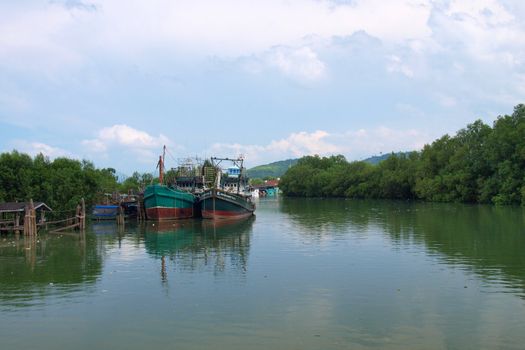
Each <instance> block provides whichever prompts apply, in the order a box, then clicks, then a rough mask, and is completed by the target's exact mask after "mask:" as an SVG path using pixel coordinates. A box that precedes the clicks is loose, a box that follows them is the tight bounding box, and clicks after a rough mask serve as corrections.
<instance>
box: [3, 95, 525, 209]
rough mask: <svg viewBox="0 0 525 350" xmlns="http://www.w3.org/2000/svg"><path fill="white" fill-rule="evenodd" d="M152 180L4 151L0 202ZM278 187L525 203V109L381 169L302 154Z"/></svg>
mask: <svg viewBox="0 0 525 350" xmlns="http://www.w3.org/2000/svg"><path fill="white" fill-rule="evenodd" d="M174 175H175V174H174V173H173V170H170V171H168V172H167V173H166V176H167V177H173V176H174ZM155 180H156V179H155V178H154V177H153V175H151V174H148V173H144V174H140V173H138V172H135V173H133V175H132V176H130V177H128V178H127V179H125V180H124V181H122V182H119V181H118V177H117V175H116V171H115V169H113V168H102V169H99V168H96V167H95V165H94V164H93V163H92V162H90V161H87V160H82V161H80V160H75V159H69V158H56V159H54V160H52V161H51V160H50V159H49V158H48V157H45V156H44V155H42V154H39V155H37V156H35V157H31V156H29V155H28V154H24V153H20V152H18V151H12V152H7V153H1V154H0V202H12V201H13V202H14V201H20V202H22V201H27V200H29V199H30V198H32V199H34V200H38V201H42V202H45V203H47V204H48V205H49V206H50V207H51V208H53V210H54V211H61V210H71V209H72V208H75V206H76V205H77V203H78V202H79V201H80V199H81V198H84V199H85V201H86V205H87V206H88V207H90V206H92V205H93V204H95V203H100V202H102V201H104V200H105V196H104V194H106V193H113V192H120V193H127V192H128V191H129V190H135V191H140V190H143V189H144V188H145V186H147V185H149V184H150V183H154V182H155ZM279 187H280V189H281V190H282V191H283V194H284V195H285V196H289V197H343V198H356V199H357V198H362V199H365V198H366V199H396V200H399V199H401V200H423V201H429V202H464V203H492V204H510V205H512V204H521V205H525V105H523V104H519V105H517V106H516V107H515V108H514V112H513V113H512V115H505V116H499V117H498V118H497V119H496V120H495V121H494V123H493V126H492V127H490V126H489V125H486V124H484V123H483V122H482V121H481V120H477V121H475V122H474V123H472V124H469V125H468V126H467V127H466V128H464V129H461V130H459V131H458V132H457V133H456V134H455V135H454V136H452V137H451V136H449V135H445V136H443V137H441V138H439V139H437V140H435V141H434V142H432V143H431V144H429V145H425V147H424V148H423V149H422V150H421V151H415V152H410V153H397V154H394V153H392V155H390V157H388V158H387V159H386V160H383V161H381V162H380V163H378V164H370V163H369V162H364V161H354V162H348V161H347V160H346V159H345V157H344V156H342V155H337V156H331V157H319V156H307V157H303V158H301V159H299V161H298V162H297V163H296V164H295V165H292V166H291V167H290V168H289V169H288V170H287V171H286V173H285V174H284V175H283V176H282V177H281V181H280V184H279Z"/></svg>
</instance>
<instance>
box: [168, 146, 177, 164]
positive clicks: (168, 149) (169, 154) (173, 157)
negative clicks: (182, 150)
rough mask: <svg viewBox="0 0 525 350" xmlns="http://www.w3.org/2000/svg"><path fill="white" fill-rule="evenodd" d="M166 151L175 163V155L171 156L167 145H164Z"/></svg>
mask: <svg viewBox="0 0 525 350" xmlns="http://www.w3.org/2000/svg"><path fill="white" fill-rule="evenodd" d="M166 152H167V153H168V154H169V156H170V157H171V159H173V161H174V162H175V163H177V160H176V159H175V157H174V156H173V154H171V152H170V150H169V149H168V147H166Z"/></svg>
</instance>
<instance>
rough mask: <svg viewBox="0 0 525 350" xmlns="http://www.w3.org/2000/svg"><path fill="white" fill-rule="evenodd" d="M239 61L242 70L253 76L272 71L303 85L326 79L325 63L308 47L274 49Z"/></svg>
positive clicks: (280, 47)
mask: <svg viewBox="0 0 525 350" xmlns="http://www.w3.org/2000/svg"><path fill="white" fill-rule="evenodd" d="M240 61H241V64H242V67H243V68H244V70H245V71H247V72H249V73H253V74H264V73H266V72H267V71H268V70H272V69H273V70H276V71H278V72H280V73H282V74H283V75H284V76H286V77H289V78H291V79H294V80H297V81H299V82H303V83H308V82H315V81H318V80H321V79H323V78H325V77H326V70H327V69H326V65H325V63H324V62H323V61H321V59H319V57H318V55H317V53H316V52H315V51H314V50H313V49H312V48H310V47H308V46H302V47H298V48H292V47H285V46H279V47H274V48H272V49H270V50H268V51H266V52H264V53H262V54H260V55H253V56H250V57H247V58H242V59H241V60H240Z"/></svg>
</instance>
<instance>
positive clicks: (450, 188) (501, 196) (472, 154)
mask: <svg viewBox="0 0 525 350" xmlns="http://www.w3.org/2000/svg"><path fill="white" fill-rule="evenodd" d="M279 188H280V189H281V190H282V192H283V194H284V195H285V196H289V197H345V198H370V199H403V200H422V201H429V202H463V203H491V204H498V205H507V204H508V205H512V204H521V205H525V105H523V104H519V105H517V106H516V107H514V112H513V113H512V115H504V116H499V117H498V118H497V119H496V120H495V121H494V123H493V126H492V127H490V126H489V125H487V124H484V123H483V122H482V121H481V120H477V121H475V122H474V123H472V124H469V125H468V126H467V127H466V128H464V129H461V130H459V131H458V132H457V133H456V134H455V135H454V136H449V135H445V136H442V137H441V138H439V139H437V140H435V141H434V142H432V143H431V144H429V145H425V147H424V148H423V149H422V150H421V151H415V152H410V153H407V154H403V153H401V154H394V153H392V155H391V156H390V157H388V158H387V159H386V160H384V161H382V162H380V163H379V164H377V165H372V164H368V163H366V162H363V161H354V162H348V161H347V160H346V159H345V157H344V156H342V155H338V156H331V157H319V156H307V157H303V158H301V159H300V160H299V161H298V162H297V164H296V165H294V166H292V167H291V168H290V169H288V171H287V172H286V173H285V174H284V175H283V176H282V178H281V182H280V184H279Z"/></svg>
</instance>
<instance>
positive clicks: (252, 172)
mask: <svg viewBox="0 0 525 350" xmlns="http://www.w3.org/2000/svg"><path fill="white" fill-rule="evenodd" d="M409 153H410V152H397V153H395V154H396V155H400V154H406V155H408V154H409ZM391 155H392V153H385V154H382V155H380V156H373V157H370V158H366V159H363V160H362V161H363V162H365V163H370V164H374V165H376V164H379V163H380V162H382V161H383V160H385V159H387V158H388V157H390V156H391ZM298 160H299V159H287V160H281V161H278V162H273V163H270V164H264V165H259V166H256V167H253V168H251V169H248V170H247V173H248V177H250V178H252V179H255V178H259V179H263V178H265V177H267V176H272V177H281V176H283V175H284V173H285V172H286V170H288V169H289V168H290V167H291V166H292V165H295V164H296V163H297V161H298Z"/></svg>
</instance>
